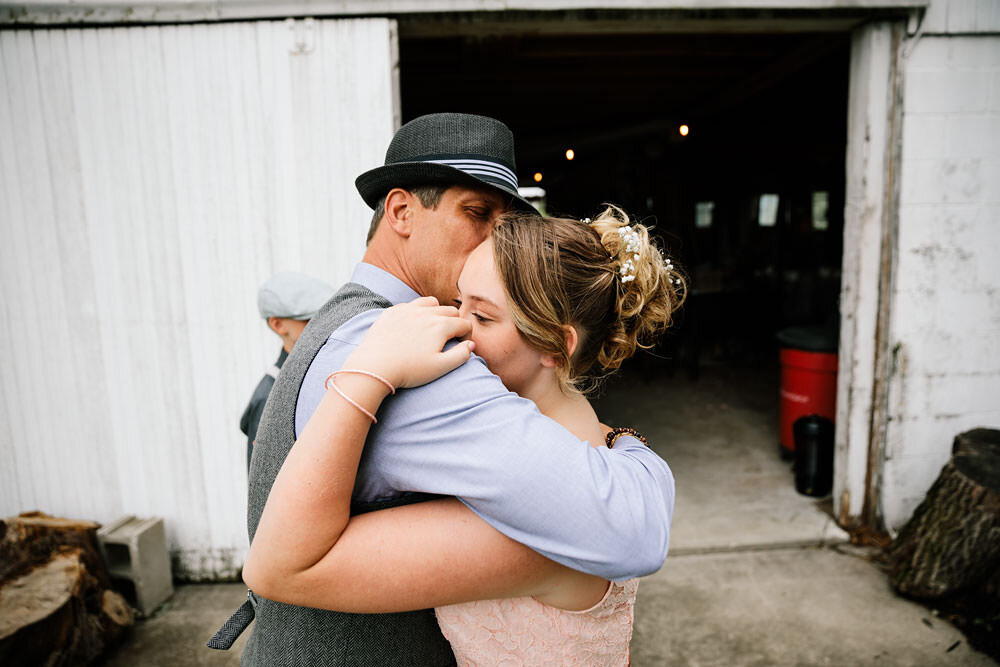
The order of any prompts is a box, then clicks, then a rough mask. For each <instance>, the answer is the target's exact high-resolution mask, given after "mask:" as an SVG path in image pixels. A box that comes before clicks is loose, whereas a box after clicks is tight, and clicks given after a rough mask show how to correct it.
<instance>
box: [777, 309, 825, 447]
mask: <svg viewBox="0 0 1000 667" xmlns="http://www.w3.org/2000/svg"><path fill="white" fill-rule="evenodd" d="M778 340H779V341H780V343H781V345H782V347H781V355H780V358H781V405H780V408H779V420H778V421H779V434H778V438H779V441H780V442H781V448H782V452H783V453H784V454H787V455H791V454H792V453H793V452H794V451H795V436H794V434H793V432H792V424H794V423H795V420H796V419H798V418H799V417H804V416H806V415H819V416H821V417H826V418H827V419H829V420H830V421H834V418H835V417H836V411H837V354H836V352H835V350H836V349H837V348H836V337H835V334H834V337H833V338H832V340H831V338H830V335H829V333H821V332H819V331H816V330H809V329H805V328H795V329H787V330H784V331H782V332H781V333H780V334H779V335H778ZM831 347H832V350H833V351H818V350H822V349H824V348H826V349H827V350H829V349H831Z"/></svg>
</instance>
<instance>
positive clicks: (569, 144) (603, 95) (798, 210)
mask: <svg viewBox="0 0 1000 667" xmlns="http://www.w3.org/2000/svg"><path fill="white" fill-rule="evenodd" d="M849 50H850V36H849V34H848V33H829V32H828V33H795V34H711V33H707V34H648V33H643V32H640V31H636V32H635V33H623V32H620V31H618V32H616V33H614V34H611V33H608V34H594V33H589V34H558V32H553V31H552V30H551V28H549V29H548V30H546V31H545V33H544V34H542V33H541V31H535V32H532V33H527V32H526V33H513V34H512V33H511V32H509V31H505V32H504V33H503V34H500V33H493V34H491V33H490V31H489V30H488V29H487V30H483V29H482V27H481V26H480V29H479V30H478V31H477V34H476V35H475V36H470V35H454V34H452V35H434V34H433V31H430V32H428V31H427V30H419V31H414V32H413V34H408V32H407V30H406V29H405V26H402V27H401V35H400V88H401V101H402V115H403V121H404V122H405V121H407V120H410V119H412V118H414V117H416V116H419V115H422V114H424V113H429V112H433V111H462V112H468V113H482V114H485V115H490V116H494V117H496V118H499V119H501V120H503V121H504V122H505V123H507V124H508V125H509V126H510V127H511V129H512V130H513V131H514V135H515V138H516V142H517V155H518V173H519V176H520V178H521V185H522V186H537V187H540V188H542V189H543V190H544V191H545V207H546V210H547V212H548V213H550V214H568V215H571V216H574V217H585V216H593V215H594V214H595V213H596V212H598V211H599V209H600V205H601V203H602V202H613V203H615V204H618V205H620V206H622V207H623V208H625V209H626V210H627V211H628V212H629V213H630V214H632V215H633V216H634V217H636V218H638V219H640V220H642V221H643V222H645V223H646V224H652V225H654V226H655V233H656V234H657V235H658V236H659V237H660V238H661V239H662V242H663V245H664V246H665V247H666V248H667V249H668V251H669V253H670V254H671V256H672V257H673V258H674V259H675V261H676V262H677V263H678V264H680V265H681V266H682V267H683V268H684V270H685V271H686V272H687V274H688V275H689V277H690V287H691V289H690V293H689V298H688V301H687V304H686V305H685V307H684V309H683V311H682V312H681V314H680V317H679V320H678V323H677V326H676V328H675V330H674V331H673V332H672V333H671V334H669V335H667V336H666V337H665V338H664V339H663V341H662V342H661V344H660V345H658V346H657V347H656V348H655V349H654V350H652V351H650V352H649V353H643V354H640V355H638V356H637V357H636V358H635V359H634V360H633V361H632V362H630V363H629V365H628V366H627V367H626V368H625V369H623V371H622V372H621V373H620V374H618V375H617V376H616V377H615V378H613V379H612V380H610V381H609V382H608V383H607V384H606V386H605V389H604V391H603V392H602V395H601V396H600V397H599V398H598V399H597V406H598V412H599V414H600V415H601V416H602V418H604V419H606V420H608V421H609V422H615V423H616V424H620V425H630V426H634V427H636V428H639V429H640V430H643V431H645V432H646V433H647V434H648V435H649V437H650V439H651V442H652V444H653V445H654V446H655V448H656V449H657V451H658V452H660V453H661V454H662V455H663V456H664V458H666V459H667V461H668V462H669V463H670V464H671V467H672V468H673V470H674V473H675V476H676V477H677V482H678V490H679V491H678V501H677V513H676V520H675V525H674V538H673V540H672V547H673V549H674V551H675V552H676V551H677V550H682V551H683V550H685V549H691V550H702V549H714V548H726V547H730V546H741V545H745V544H773V543H793V542H810V541H815V540H816V539H817V538H823V537H827V536H828V535H829V534H830V533H831V531H834V530H835V529H834V528H833V521H832V519H831V518H830V516H829V509H828V503H827V504H826V505H824V503H823V501H820V502H817V501H813V500H810V499H808V498H806V497H804V496H799V495H797V494H796V492H795V488H794V483H793V477H792V474H791V472H790V470H789V463H788V462H787V461H783V460H782V458H781V456H779V443H778V439H779V436H778V408H779V366H778V342H777V334H778V333H779V332H780V331H782V330H784V329H787V328H788V327H793V326H812V327H818V328H825V329H827V330H829V331H832V332H834V334H833V335H834V340H835V337H836V333H835V332H836V331H837V330H838V319H839V312H838V295H839V290H840V267H841V259H842V254H843V246H842V238H843V210H844V191H845V177H844V171H845V151H846V144H847V89H848V68H849ZM568 151H572V159H568V156H569V154H568ZM817 505H819V510H820V511H817ZM822 510H825V513H824V511H822Z"/></svg>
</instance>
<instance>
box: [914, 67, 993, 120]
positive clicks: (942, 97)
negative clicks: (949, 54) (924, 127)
mask: <svg viewBox="0 0 1000 667" xmlns="http://www.w3.org/2000/svg"><path fill="white" fill-rule="evenodd" d="M990 79H991V72H990V70H987V69H948V70H934V71H920V70H917V71H908V72H907V76H906V88H905V90H904V99H903V109H904V111H906V112H913V113H952V112H983V111H986V109H987V106H988V104H989V100H990V84H991V80H990Z"/></svg>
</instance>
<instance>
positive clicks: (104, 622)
mask: <svg viewBox="0 0 1000 667" xmlns="http://www.w3.org/2000/svg"><path fill="white" fill-rule="evenodd" d="M0 527H2V532H0V574H2V577H0V665H4V666H5V667H8V666H10V667H18V666H20V665H25V666H27V665H50V666H53V667H54V666H57V665H84V664H88V663H89V662H91V661H93V660H94V659H95V658H96V657H97V656H99V655H100V654H101V653H102V652H103V651H104V650H105V649H106V648H108V647H110V646H111V645H113V644H114V643H115V642H116V641H117V640H118V639H119V638H120V637H121V635H122V634H123V633H124V631H125V630H126V629H127V628H128V627H129V626H131V625H132V624H133V623H134V621H135V616H134V613H133V611H132V608H131V607H130V606H129V605H128V603H127V602H126V601H125V600H124V598H122V597H121V596H120V595H119V594H118V593H116V592H114V591H112V590H109V586H110V577H109V575H108V571H107V567H106V565H105V564H104V561H103V559H102V558H101V555H100V551H99V550H98V546H97V528H98V525H97V524H96V523H92V522H89V521H72V520H68V519H58V518H56V517H50V516H47V515H44V514H40V513H32V514H29V515H21V516H19V517H13V518H9V519H5V520H4V521H2V522H0Z"/></svg>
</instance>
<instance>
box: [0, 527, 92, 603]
mask: <svg viewBox="0 0 1000 667" xmlns="http://www.w3.org/2000/svg"><path fill="white" fill-rule="evenodd" d="M99 527H100V525H99V524H97V523H94V522H93V521H79V520H75V519H61V518H59V517H54V516H49V515H48V514H45V513H43V512H25V513H23V514H20V515H18V516H16V517H9V518H7V519H4V520H3V521H0V586H2V585H3V584H4V582H6V581H9V580H10V579H13V578H16V577H19V576H21V575H22V574H25V573H26V572H28V571H29V570H31V569H32V568H34V567H37V566H38V565H41V564H44V563H47V562H48V560H49V559H50V558H51V557H52V554H54V553H59V552H61V551H69V550H72V549H74V548H75V549H79V551H80V555H81V558H82V560H83V564H84V566H85V567H86V568H87V571H88V572H89V573H90V575H91V576H93V577H96V578H97V580H98V581H99V582H100V584H101V585H102V586H103V587H104V588H109V587H110V586H111V578H110V576H109V574H108V568H107V565H106V564H105V563H104V558H103V557H102V556H101V551H100V546H99V545H98V543H97V529H98V528H99Z"/></svg>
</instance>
